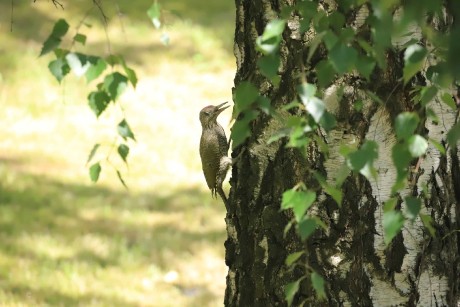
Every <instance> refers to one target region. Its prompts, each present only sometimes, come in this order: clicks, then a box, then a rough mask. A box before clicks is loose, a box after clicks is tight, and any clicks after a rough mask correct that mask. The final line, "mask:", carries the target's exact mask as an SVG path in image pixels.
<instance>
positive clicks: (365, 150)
mask: <svg viewBox="0 0 460 307" xmlns="http://www.w3.org/2000/svg"><path fill="white" fill-rule="evenodd" d="M378 156H379V154H378V144H377V143H376V142H374V141H369V140H367V141H366V142H365V143H364V144H363V145H362V146H361V148H360V149H358V150H356V151H355V152H352V153H350V154H349V155H348V159H347V164H348V167H349V168H350V169H351V170H353V171H356V172H359V173H361V174H362V175H363V176H365V177H366V178H367V179H369V180H370V179H371V178H375V175H376V171H375V169H374V166H373V164H374V160H376V159H377V158H378Z"/></svg>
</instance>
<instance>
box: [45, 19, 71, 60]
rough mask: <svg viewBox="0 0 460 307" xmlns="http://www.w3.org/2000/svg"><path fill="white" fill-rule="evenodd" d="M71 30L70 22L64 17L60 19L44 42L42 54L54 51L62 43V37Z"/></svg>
mask: <svg viewBox="0 0 460 307" xmlns="http://www.w3.org/2000/svg"><path fill="white" fill-rule="evenodd" d="M68 30H69V24H68V23H67V21H65V20H64V19H59V20H58V21H57V22H56V23H55V24H54V27H53V31H52V32H51V34H50V36H49V37H48V38H47V39H46V41H45V42H44V43H43V46H42V50H41V52H40V56H42V55H45V54H47V53H48V52H50V51H53V50H54V49H55V48H56V47H58V46H59V44H60V43H61V37H63V36H64V35H65V34H66V33H67V31H68Z"/></svg>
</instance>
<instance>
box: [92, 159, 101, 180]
mask: <svg viewBox="0 0 460 307" xmlns="http://www.w3.org/2000/svg"><path fill="white" fill-rule="evenodd" d="M100 173H101V164H100V163H99V162H97V163H94V164H93V165H91V167H90V168H89V177H90V178H91V181H92V182H97V181H98V180H99V175H100Z"/></svg>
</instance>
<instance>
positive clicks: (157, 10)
mask: <svg viewBox="0 0 460 307" xmlns="http://www.w3.org/2000/svg"><path fill="white" fill-rule="evenodd" d="M147 15H148V16H149V18H150V20H151V21H152V23H153V26H154V27H155V28H156V29H159V28H160V27H161V21H160V17H161V6H160V4H158V2H157V1H155V2H154V3H153V4H152V5H151V6H150V8H149V9H148V10H147Z"/></svg>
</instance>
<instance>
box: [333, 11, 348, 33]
mask: <svg viewBox="0 0 460 307" xmlns="http://www.w3.org/2000/svg"><path fill="white" fill-rule="evenodd" d="M344 24H345V16H343V14H342V13H340V12H339V11H333V12H332V14H330V15H329V25H330V26H331V28H333V29H334V30H335V31H341V30H342V28H343V25H344Z"/></svg>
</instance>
